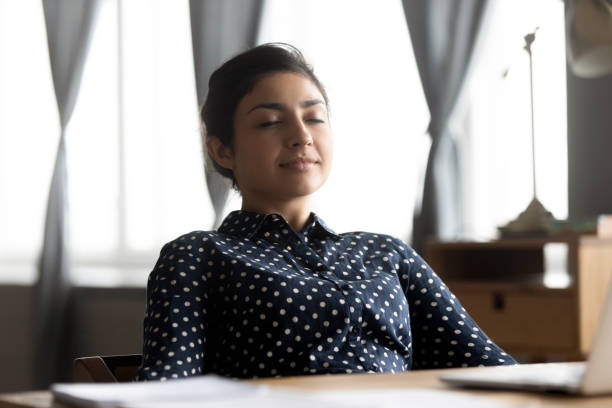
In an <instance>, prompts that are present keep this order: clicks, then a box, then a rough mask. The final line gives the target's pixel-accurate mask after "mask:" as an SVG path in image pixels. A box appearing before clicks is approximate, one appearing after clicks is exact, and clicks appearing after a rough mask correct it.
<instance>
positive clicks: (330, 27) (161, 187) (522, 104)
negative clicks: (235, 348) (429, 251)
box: [0, 0, 567, 285]
mask: <svg viewBox="0 0 612 408" xmlns="http://www.w3.org/2000/svg"><path fill="white" fill-rule="evenodd" d="M373 5H374V2H373V1H369V0H336V1H333V2H330V1H325V0H311V1H308V2H298V1H286V0H268V1H266V2H265V8H264V13H263V16H262V30H261V32H260V35H259V38H258V42H259V43H264V42H288V43H291V44H294V45H296V46H297V47H298V48H300V49H301V50H302V51H303V52H304V54H305V55H306V57H307V59H308V60H309V61H310V62H311V63H312V65H313V66H314V68H315V72H316V73H317V75H318V76H319V77H320V79H321V80H322V82H323V83H324V84H325V85H326V88H327V91H328V94H329V97H330V102H331V109H330V111H331V123H332V128H333V132H334V137H335V155H334V167H333V170H332V174H331V176H330V179H329V180H328V182H327V183H326V185H325V186H324V187H323V188H322V189H321V191H319V192H318V193H316V194H315V196H314V199H313V209H314V211H316V212H317V213H318V214H320V215H321V216H322V217H323V218H324V219H325V220H326V221H327V222H328V223H329V224H330V226H331V227H332V228H333V229H335V230H336V231H338V232H342V231H348V230H369V231H375V232H381V233H387V234H391V235H395V236H398V237H400V238H403V239H406V240H408V238H409V234H410V232H411V229H412V213H413V208H414V201H415V197H416V192H417V191H418V189H419V188H421V186H420V180H421V179H422V172H423V171H424V168H425V160H426V158H427V153H428V148H429V138H428V136H427V135H426V128H427V125H428V122H429V113H428V109H427V105H426V102H425V99H424V96H423V91H422V87H421V84H420V79H419V75H418V71H417V67H416V64H415V61H414V56H413V54H412V46H411V42H410V38H409V34H408V29H407V27H406V23H405V19H404V13H403V9H402V5H401V2H400V1H385V2H376V4H375V6H373ZM495 5H496V10H495V15H494V18H495V19H494V20H493V22H492V23H491V26H490V27H489V29H490V34H489V35H488V36H487V41H486V42H485V44H483V46H484V51H483V53H482V56H483V57H482V59H481V60H479V61H478V63H477V64H476V70H475V71H474V75H472V82H471V86H470V88H469V93H470V96H471V98H472V100H473V103H472V104H471V105H470V107H469V110H468V111H467V114H466V115H458V118H459V119H461V120H460V121H459V122H456V124H457V123H458V124H459V125H460V126H461V127H463V128H464V129H465V130H466V131H467V133H466V136H465V138H464V139H463V140H462V146H467V147H465V149H464V151H463V154H464V155H465V157H466V158H467V160H466V161H465V163H466V168H465V174H466V175H467V176H468V178H467V182H466V187H467V188H468V190H467V193H468V194H467V197H468V199H469V201H468V203H467V204H468V205H467V206H466V220H467V224H466V228H467V230H468V232H470V233H471V234H472V235H483V236H490V235H491V234H492V233H493V232H494V229H495V226H497V225H501V224H502V223H504V222H506V221H507V220H509V219H510V218H512V217H514V216H515V215H516V214H518V212H519V211H521V210H522V209H523V208H524V207H525V206H526V205H527V203H528V200H529V198H530V191H531V187H530V180H531V177H530V171H531V168H530V141H529V140H530V139H529V137H530V136H529V116H528V109H527V108H528V106H529V95H528V81H527V79H528V77H526V69H527V67H528V66H527V61H526V55H525V53H524V52H523V51H522V49H521V47H522V36H523V35H524V34H525V33H527V32H528V31H529V30H531V29H532V28H533V27H535V25H538V24H539V25H540V30H539V31H538V38H537V40H536V43H535V46H534V67H535V70H536V77H535V86H536V94H535V98H536V138H537V143H538V151H537V154H538V180H539V193H540V198H541V200H542V201H543V202H544V204H545V205H546V206H548V207H549V208H550V209H551V210H552V211H553V212H554V213H555V215H557V216H558V217H564V216H565V215H566V214H567V204H566V202H567V192H566V190H567V187H566V185H567V182H566V179H565V177H566V176H565V173H566V167H565V166H566V164H565V163H566V157H567V155H566V153H565V89H564V86H565V79H564V75H565V72H564V68H565V64H564V52H563V47H564V42H563V26H562V24H563V4H562V2H559V1H557V0H546V1H544V0H543V1H541V2H537V4H536V3H533V2H510V1H506V2H495ZM534 10H535V11H534ZM9 11H10V12H9ZM22 21H32V22H33V23H32V24H28V25H27V26H25V25H23V24H20V22H22ZM16 37H19V38H20V39H21V40H20V41H19V42H14V41H10V40H9V39H11V38H16ZM0 59H1V60H2V61H11V62H17V63H9V64H7V63H3V64H0V89H2V92H0V225H1V228H2V234H0V268H2V269H0V279H2V280H3V281H5V280H11V277H13V278H15V280H19V281H22V282H26V281H30V282H31V281H32V280H33V279H34V277H35V268H34V266H35V261H36V258H37V256H38V253H39V251H40V245H41V242H42V228H43V221H44V215H45V209H46V200H47V195H48V189H49V181H50V178H51V171H52V167H53V160H54V157H55V149H56V148H57V141H58V136H59V123H58V122H59V120H58V117H57V108H56V102H55V95H54V91H53V84H52V80H51V74H50V68H49V63H48V51H47V42H46V34H45V24H44V17H43V13H42V5H41V3H40V2H39V1H36V0H25V1H21V2H8V1H2V0H0ZM506 67H510V71H509V74H508V76H507V77H506V78H505V79H502V75H501V74H502V72H503V71H504V69H505V68H506ZM24 90H28V91H24ZM33 118H34V119H33ZM464 119H465V120H464ZM67 142H68V143H67V146H68V166H69V177H70V180H69V199H70V214H69V220H70V223H71V224H70V234H71V235H70V238H71V247H72V248H71V252H72V254H73V261H74V266H75V268H73V269H74V271H75V272H76V274H75V276H74V279H75V281H76V282H77V283H82V284H86V283H89V284H96V285H117V284H135V285H143V284H144V283H145V278H146V275H147V273H148V272H149V270H150V269H151V267H152V266H153V263H154V262H155V260H156V259H157V255H158V252H159V249H160V248H161V246H162V245H163V244H164V243H165V242H167V241H169V240H172V239H174V238H175V237H177V236H178V235H180V234H182V233H186V232H189V231H191V230H195V229H209V228H210V227H211V224H212V222H213V218H214V217H213V210H212V206H211V204H210V201H209V199H208V196H207V192H206V185H205V178H204V173H203V166H202V148H201V145H200V140H199V123H198V115H197V103H196V93H195V83H194V73H193V57H192V50H191V38H190V20H189V8H188V2H176V1H172V0H130V1H121V0H103V1H102V2H101V9H100V13H99V16H98V20H97V24H96V26H95V32H94V33H93V36H92V42H91V45H90V50H89V57H88V60H87V62H86V65H85V69H84V74H83V79H82V84H81V89H80V95H79V99H78V102H77V105H76V109H75V111H74V113H73V116H72V119H71V122H70V123H69V125H68V129H67ZM483 169H486V170H485V171H483ZM500 180H501V181H500ZM239 206H240V198H239V196H238V195H237V194H235V193H234V194H233V195H232V198H231V200H230V202H229V203H228V205H227V207H226V213H228V212H229V211H232V210H234V209H237V208H239Z"/></svg>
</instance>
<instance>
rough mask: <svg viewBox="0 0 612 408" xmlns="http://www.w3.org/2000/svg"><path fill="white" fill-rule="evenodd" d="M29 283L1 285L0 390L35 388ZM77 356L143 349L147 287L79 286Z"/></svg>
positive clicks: (76, 331) (139, 350)
mask: <svg viewBox="0 0 612 408" xmlns="http://www.w3.org/2000/svg"><path fill="white" fill-rule="evenodd" d="M31 303H32V288H31V287H30V286H0V327H1V328H2V330H1V331H0V333H1V334H0V336H1V337H0V344H1V347H0V364H2V370H1V371H0V392H12V391H21V390H29V389H32V385H31V384H32V372H31V367H32V361H31V356H32V354H31V344H32V340H31V336H30V333H31V324H30V321H31V319H30V316H31V314H30V313H31V310H32V309H31ZM75 304H76V309H75V311H74V313H75V315H74V316H75V333H76V334H75V336H74V354H75V356H88V355H106V354H137V353H140V352H141V342H142V318H143V315H144V307H145V289H144V288H76V293H75Z"/></svg>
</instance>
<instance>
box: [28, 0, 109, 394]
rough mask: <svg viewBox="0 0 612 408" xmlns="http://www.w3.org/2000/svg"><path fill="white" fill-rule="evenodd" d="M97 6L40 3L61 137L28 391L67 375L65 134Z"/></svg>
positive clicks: (53, 0) (64, 0)
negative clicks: (42, 10) (32, 383)
mask: <svg viewBox="0 0 612 408" xmlns="http://www.w3.org/2000/svg"><path fill="white" fill-rule="evenodd" d="M98 4H99V3H98V0H88V1H73V0H43V8H44V13H45V23H46V26H47V41H48V45H49V58H50V62H51V72H52V76H53V84H54V86H55V97H56V99H57V106H58V110H59V116H60V125H61V134H60V139H59V145H58V149H57V157H56V160H55V168H54V170H53V176H52V179H51V188H50V191H49V201H48V204H47V217H46V221H45V231H44V241H43V247H42V253H41V255H40V258H39V271H38V273H39V274H38V281H37V284H36V286H35V291H34V300H35V302H36V304H35V307H34V316H33V323H34V327H33V339H34V350H33V364H34V370H33V373H34V377H35V378H34V385H35V386H36V388H46V387H47V386H48V385H49V384H50V383H51V382H53V381H58V380H67V379H68V378H67V376H69V373H70V367H71V363H72V362H71V358H72V356H71V355H70V351H69V349H70V347H69V345H70V341H69V337H68V334H69V329H70V318H69V312H70V308H69V307H68V305H69V300H70V283H69V276H68V267H69V260H68V251H67V242H68V237H67V216H66V206H67V185H66V177H67V170H66V147H65V146H66V141H65V136H64V134H65V130H66V125H67V124H68V122H69V120H70V116H71V115H72V111H73V110H74V106H75V103H76V99H77V95H78V93H79V86H80V83H81V75H82V72H83V65H84V62H85V57H86V55H87V49H88V45H89V39H90V36H91V32H92V27H93V24H94V21H95V16H96V12H97V8H98Z"/></svg>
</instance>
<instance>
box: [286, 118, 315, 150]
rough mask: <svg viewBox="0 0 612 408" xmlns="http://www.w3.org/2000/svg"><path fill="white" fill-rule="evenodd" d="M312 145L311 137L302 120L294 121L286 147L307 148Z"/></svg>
mask: <svg viewBox="0 0 612 408" xmlns="http://www.w3.org/2000/svg"><path fill="white" fill-rule="evenodd" d="M311 144H312V135H311V134H310V130H309V129H308V127H307V126H306V124H305V123H304V122H303V121H302V120H298V119H296V121H295V124H294V126H292V129H291V133H290V135H289V137H288V145H289V147H290V148H296V147H301V146H308V145H311Z"/></svg>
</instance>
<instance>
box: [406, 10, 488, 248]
mask: <svg viewBox="0 0 612 408" xmlns="http://www.w3.org/2000/svg"><path fill="white" fill-rule="evenodd" d="M402 2H403V6H404V14H405V15H406V22H407V23H408V29H409V31H410V36H411V39H412V46H413V49H414V54H415V58H416V62H417V66H418V69H419V74H420V77H421V83H422V85H423V90H424V93H425V98H426V99H427V105H428V107H429V112H430V115H431V121H430V123H429V128H428V133H429V135H430V137H431V149H430V151H429V157H428V160H427V169H426V172H425V182H424V187H423V192H422V198H421V200H420V205H417V206H416V209H415V214H414V227H413V236H412V245H413V247H414V248H415V249H416V250H417V251H423V248H424V244H425V240H426V239H427V238H428V237H435V238H446V239H448V238H452V237H455V236H457V235H458V234H459V233H460V232H461V228H462V215H461V214H462V194H461V184H460V183H461V175H460V172H459V171H460V166H459V155H458V151H457V144H456V141H455V138H454V137H453V136H452V135H451V134H450V132H449V129H448V121H449V118H450V117H451V116H452V114H453V112H454V110H455V108H456V105H457V101H458V99H459V96H460V94H461V90H462V88H463V84H464V82H465V81H464V80H465V78H466V73H467V72H468V68H469V66H470V62H471V60H472V55H473V54H474V48H475V44H476V41H477V39H478V37H479V34H480V32H481V27H482V25H483V24H482V23H483V20H484V19H485V18H484V17H485V14H487V13H486V9H487V7H488V1H487V0H461V1H455V0H427V1H423V0H403V1H402Z"/></svg>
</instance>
